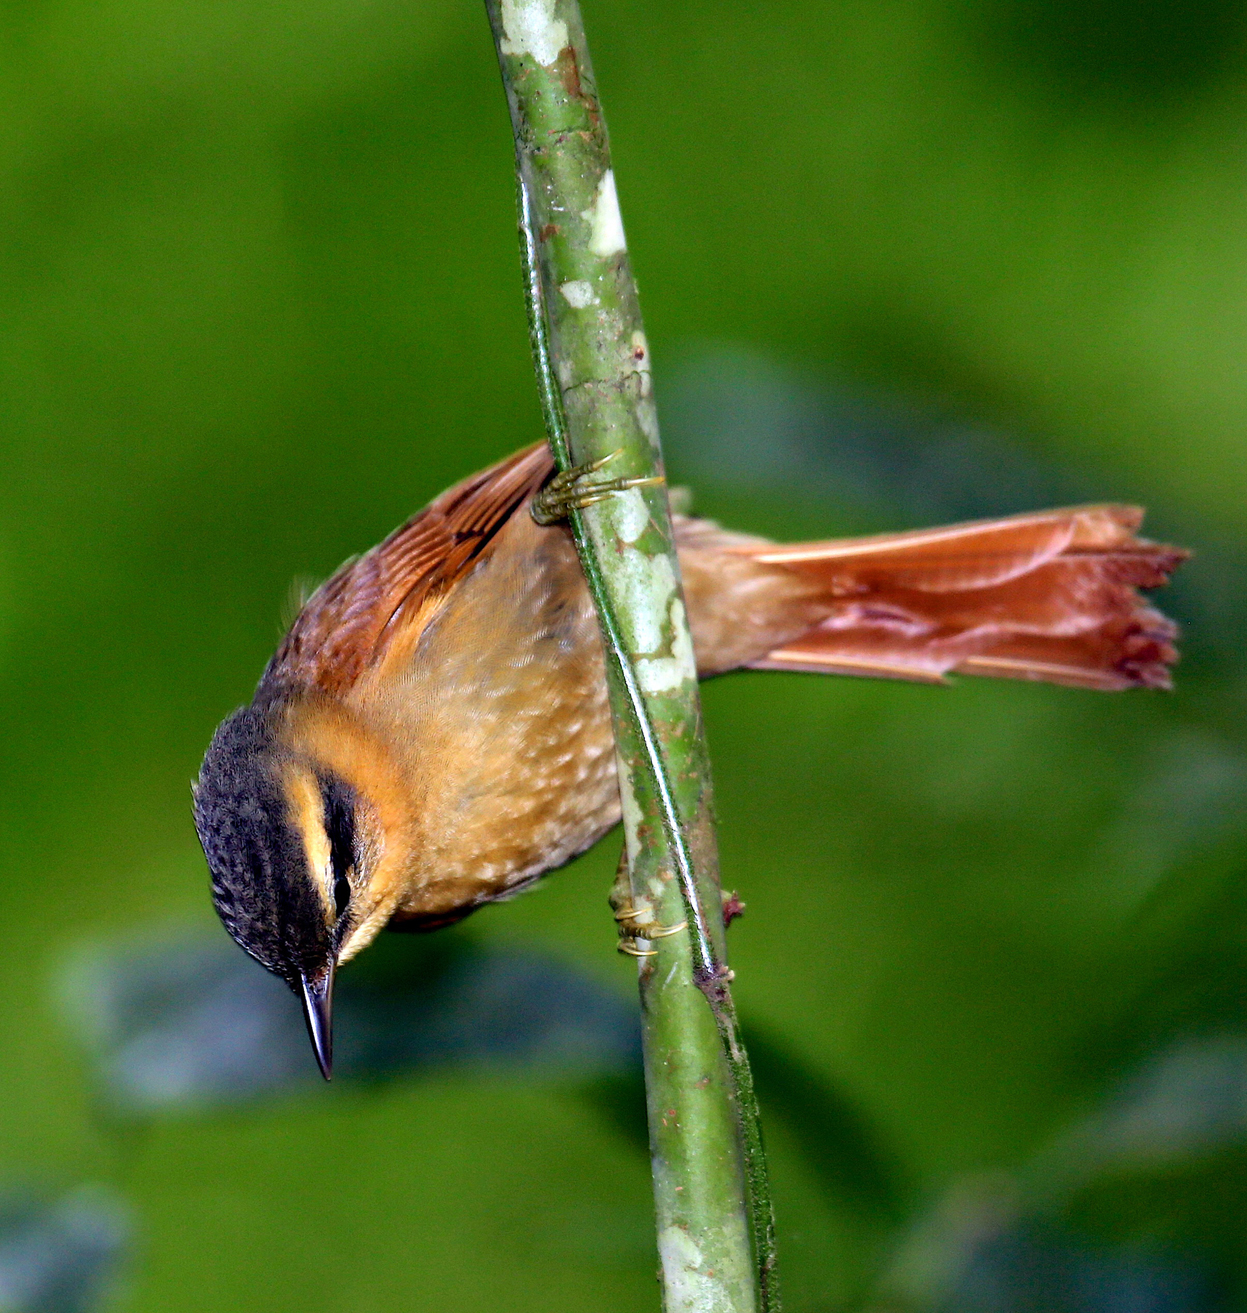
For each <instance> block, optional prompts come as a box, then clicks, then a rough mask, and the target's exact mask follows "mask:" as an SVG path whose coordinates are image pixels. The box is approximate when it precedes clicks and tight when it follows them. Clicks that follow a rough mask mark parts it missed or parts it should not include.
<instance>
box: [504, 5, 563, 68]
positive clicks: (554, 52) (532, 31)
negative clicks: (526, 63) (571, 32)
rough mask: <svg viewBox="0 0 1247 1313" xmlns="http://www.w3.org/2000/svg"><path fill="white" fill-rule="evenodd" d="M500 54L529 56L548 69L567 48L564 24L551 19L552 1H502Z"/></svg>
mask: <svg viewBox="0 0 1247 1313" xmlns="http://www.w3.org/2000/svg"><path fill="white" fill-rule="evenodd" d="M502 31H503V39H502V53H503V54H504V55H520V56H523V55H529V56H530V57H531V58H533V59H535V60H536V61H537V63H539V64H541V65H542V66H543V67H545V68H549V66H550V65H551V64H553V63H554V61H555V60H556V59H558V57H559V51H560V50H562V49H563V47H564V46H565V45H567V24H566V23H564V22H563V21H562V19H558V18H555V16H554V0H502Z"/></svg>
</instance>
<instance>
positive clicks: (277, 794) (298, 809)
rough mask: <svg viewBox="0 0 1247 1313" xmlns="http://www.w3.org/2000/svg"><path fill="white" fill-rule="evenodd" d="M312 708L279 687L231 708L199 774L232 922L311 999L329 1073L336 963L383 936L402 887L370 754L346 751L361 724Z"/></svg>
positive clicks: (262, 958)
mask: <svg viewBox="0 0 1247 1313" xmlns="http://www.w3.org/2000/svg"><path fill="white" fill-rule="evenodd" d="M319 719H320V720H321V721H322V722H323V721H324V716H321V717H320V718H319ZM310 720H311V722H312V723H311V726H310V732H309V717H308V716H307V715H306V714H304V715H300V714H299V708H298V707H296V706H292V705H291V704H290V703H287V702H283V701H281V700H276V699H273V700H269V701H268V702H264V703H257V704H256V705H253V706H250V707H244V708H243V709H242V710H240V711H236V712H235V713H234V714H233V715H232V716H230V717H229V718H228V719H227V720H225V721H224V722H223V723H222V724H221V725H220V727H219V728H218V729H217V732H216V734H215V735H214V736H213V739H212V743H211V745H210V746H209V748H208V752H207V755H206V757H205V758H204V763H203V766H202V768H201V770H200V773H199V780H198V782H197V784H196V785H195V826H196V828H197V829H198V831H199V839H200V842H201V843H202V844H203V849H204V855H205V856H206V857H207V859H208V867H209V870H210V871H211V873H212V897H213V901H214V903H215V904H216V909H217V912H218V914H219V915H220V917H221V920H222V921H223V922H224V924H225V928H226V929H227V930H228V931H229V933H230V934H231V935H232V936H233V938H234V939H235V940H236V941H237V942H238V943H239V944H240V945H241V946H242V947H243V948H244V949H246V951H247V952H248V953H249V954H250V955H251V956H252V957H253V958H255V960H256V961H257V962H259V963H260V964H261V965H262V966H264V967H267V968H268V970H269V971H272V972H273V973H274V974H276V975H279V976H281V977H282V979H283V980H285V981H286V982H287V983H288V984H289V985H290V987H291V988H292V989H293V990H294V992H295V994H296V995H298V997H299V998H300V999H301V1000H302V1003H303V1009H304V1016H305V1017H306V1020H307V1026H308V1032H309V1034H310V1036H311V1040H312V1046H313V1048H314V1049H315V1052H316V1060H317V1062H318V1063H319V1064H320V1069H321V1072H322V1073H323V1075H324V1076H325V1078H326V1079H328V1078H329V1074H330V1069H331V1066H332V1062H333V1031H332V1002H333V982H334V973H335V972H336V970H337V968H338V965H339V963H340V962H342V961H345V960H346V958H348V957H351V956H353V955H354V954H355V953H357V952H358V951H359V950H360V949H361V948H363V947H364V946H365V945H366V944H367V943H369V942H371V940H372V939H373V938H375V936H376V935H377V933H378V932H379V931H380V929H381V928H382V926H383V925H384V924H385V922H386V921H387V920H388V919H389V915H390V913H391V912H392V911H393V899H392V898H390V897H388V896H387V895H386V892H385V890H384V889H383V888H381V887H380V885H381V882H380V881H378V879H377V876H378V872H379V870H380V868H381V867H382V866H383V865H384V862H383V858H384V854H385V851H386V846H387V844H386V826H385V824H384V821H383V811H384V808H383V807H378V805H377V803H376V801H375V799H374V797H372V796H370V792H371V790H370V788H369V778H368V777H369V771H368V769H367V767H366V766H365V768H364V769H363V770H362V771H361V770H360V765H361V756H362V757H363V758H364V759H365V761H366V758H367V754H366V753H364V754H361V753H360V752H359V751H354V752H351V751H348V752H347V753H346V759H345V760H343V753H342V752H341V751H340V749H341V746H342V744H343V742H344V741H345V742H347V743H348V744H349V742H350V737H351V736H350V734H349V733H347V732H346V731H345V730H344V729H343V727H342V726H340V725H331V726H330V727H329V728H328V729H326V727H325V726H324V724H321V725H320V726H319V727H318V726H317V725H316V723H315V722H316V720H317V718H316V717H311V718H310ZM318 728H319V732H318ZM335 748H336V749H339V750H337V751H335V750H334V749H335Z"/></svg>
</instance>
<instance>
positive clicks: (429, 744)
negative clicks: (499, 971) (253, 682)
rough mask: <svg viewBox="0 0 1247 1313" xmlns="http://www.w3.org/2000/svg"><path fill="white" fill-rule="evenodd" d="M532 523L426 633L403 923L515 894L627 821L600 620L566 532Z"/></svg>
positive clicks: (417, 683) (417, 684)
mask: <svg viewBox="0 0 1247 1313" xmlns="http://www.w3.org/2000/svg"><path fill="white" fill-rule="evenodd" d="M509 528H510V526H509ZM534 530H535V526H532V525H531V523H530V522H529V517H528V516H524V517H523V520H522V521H521V522H520V523H519V524H518V525H516V526H515V530H514V531H515V533H516V534H517V535H521V534H522V535H524V536H525V537H526V538H531V539H532V544H533V545H532V549H531V550H524V551H521V550H514V551H509V552H506V553H502V552H499V553H497V554H496V555H495V556H494V558H493V559H492V560H491V561H490V562H489V563H488V564H487V565H486V566H485V567H484V568H482V569H481V570H479V571H478V572H477V573H476V574H475V575H474V576H473V578H472V579H471V580H469V581H467V582H466V583H465V584H464V585H463V586H461V587H460V589H458V590H457V591H456V594H455V596H454V598H453V599H452V602H451V603H450V605H448V607H447V608H446V611H445V613H444V614H443V615H442V616H441V617H439V619H438V621H437V623H436V625H435V626H434V627H433V628H432V629H431V630H430V632H429V634H428V636H427V640H422V642H421V652H420V657H419V666H420V670H419V673H418V678H417V679H416V680H413V683H412V686H411V687H412V689H413V692H415V694H416V696H415V698H414V703H413V708H412V709H411V710H409V712H408V714H409V715H410V714H415V715H416V716H417V717H418V720H419V725H420V728H419V732H418V733H417V734H415V735H414V740H415V741H416V742H418V743H419V744H420V745H421V747H422V751H421V753H420V757H421V759H420V760H415V761H413V763H412V769H413V780H414V784H413V796H414V798H415V799H416V803H417V805H416V808H415V813H416V821H415V824H416V827H417V834H416V835H415V836H414V841H413V843H412V846H411V860H410V863H409V866H408V876H407V879H406V881H405V882H404V892H403V897H402V899H401V901H400V903H399V906H398V909H397V912H396V915H397V916H398V917H400V918H418V919H421V920H436V919H439V918H445V919H451V918H452V917H453V916H455V915H457V914H462V913H464V912H466V911H469V910H471V908H473V907H475V906H477V905H479V904H481V903H485V902H490V901H492V900H494V899H498V898H505V897H507V896H508V895H510V894H512V893H514V892H516V891H518V890H519V889H520V888H522V887H523V886H524V885H526V884H529V883H531V882H532V881H533V880H535V879H536V878H537V877H538V876H540V875H541V874H542V873H543V872H545V871H548V870H551V869H552V868H554V867H556V866H561V865H563V863H565V862H567V861H570V860H571V859H572V858H573V857H575V856H576V855H577V854H578V853H581V852H583V851H584V850H585V849H586V848H588V847H589V846H590V845H591V844H593V843H594V842H595V841H596V840H597V839H599V838H600V837H601V836H602V835H603V834H605V833H606V831H607V830H609V829H610V828H611V826H613V825H615V824H616V823H617V822H618V820H619V816H620V808H619V789H618V784H617V779H616V768H615V743H614V736H613V734H612V731H611V723H610V711H609V705H608V702H607V693H606V679H605V669H604V663H603V657H602V648H601V639H600V637H599V634H598V628H597V620H596V617H595V616H594V613H593V608H592V604H591V601H590V599H589V595H588V590H587V588H586V587H585V584H584V580H583V576H582V575H581V573H580V569H579V565H578V563H577V561H576V558H575V554H574V551H573V550H572V547H571V543H570V540H569V539H566V538H565V536H564V535H562V534H558V535H551V534H549V533H548V531H546V532H541V533H540V536H538V534H537V533H534ZM508 545H510V544H508ZM523 546H524V547H525V548H528V547H529V543H528V542H525V543H524V544H523Z"/></svg>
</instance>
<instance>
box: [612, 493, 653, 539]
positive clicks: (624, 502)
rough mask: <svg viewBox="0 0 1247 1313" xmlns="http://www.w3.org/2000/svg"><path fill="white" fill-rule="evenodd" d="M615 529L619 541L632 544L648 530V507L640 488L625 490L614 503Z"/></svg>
mask: <svg viewBox="0 0 1247 1313" xmlns="http://www.w3.org/2000/svg"><path fill="white" fill-rule="evenodd" d="M615 516H616V529H615V532H616V533H617V534H618V535H619V541H620V542H625V543H629V544H631V543H634V542H636V540H637V539H638V538H639V537H640V536H641V535H642V534H643V533H644V532H645V530H646V529H648V528H649V507H648V506H646V504H645V498H644V497H642V496H641V490H640V488H625V489H624V491H623V492H621V493H620V494H619V495H618V498H617V499H616V502H615Z"/></svg>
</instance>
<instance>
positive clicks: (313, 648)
mask: <svg viewBox="0 0 1247 1313" xmlns="http://www.w3.org/2000/svg"><path fill="white" fill-rule="evenodd" d="M553 470H554V464H553V461H552V460H551V457H550V450H549V448H548V447H547V446H546V444H545V443H544V442H542V443H538V444H537V445H535V446H532V447H528V448H525V450H523V451H520V452H516V454H515V455H514V456H511V457H509V458H508V459H506V460H505V461H502V462H501V463H500V464H497V465H494V466H492V467H491V468H490V469H487V470H484V471H483V472H482V473H480V474H475V475H473V476H472V477H471V478H470V479H466V480H464V482H462V483H459V484H456V485H455V487H453V488H450V489H449V490H448V491H446V492H444V493H442V495H441V496H440V497H438V498H437V499H436V500H435V501H433V502H431V503H430V504H429V505H428V506H426V507H425V509H424V510H422V511H420V512H418V513H417V514H416V515H414V516H413V517H412V518H411V519H410V520H408V521H407V523H406V524H404V525H403V526H402V527H401V528H399V529H396V530H395V531H394V532H393V533H392V534H391V535H390V536H389V537H388V538H387V539H386V540H385V541H384V542H383V543H380V544H379V545H378V546H376V547H374V548H373V549H372V551H370V552H368V553H366V554H365V555H364V556H361V557H359V558H357V559H356V560H353V561H348V562H347V563H346V564H345V565H344V566H342V568H341V569H340V570H338V571H337V573H336V574H334V575H333V577H332V578H330V579H329V580H327V581H326V582H325V583H324V584H322V585H321V587H320V588H319V589H317V591H316V592H315V593H314V594H313V596H312V597H311V598H310V599H309V600H308V602H307V604H306V605H305V606H304V608H303V610H302V611H301V612H300V614H299V616H298V618H297V619H296V620H295V622H294V624H293V625H292V626H291V628H290V631H289V633H287V635H286V637H285V639H284V641H283V642H282V644H281V647H280V648H278V650H277V653H276V655H275V656H274V657H273V660H272V661H271V662H270V663H269V668H268V670H267V671H266V672H265V678H266V679H278V680H280V679H288V680H294V681H297V682H298V683H301V684H303V685H305V686H308V687H317V688H320V689H323V690H324V691H325V692H328V693H338V694H340V693H342V692H344V691H345V690H347V689H349V688H350V687H351V686H352V685H353V684H354V683H355V682H356V680H357V679H358V678H359V677H360V675H361V674H362V673H363V672H364V671H365V670H366V669H368V668H369V667H371V666H373V665H374V664H375V663H376V662H377V661H378V660H379V659H380V658H381V656H382V655H383V653H384V651H385V649H386V647H387V645H388V644H389V643H390V642H391V641H392V640H393V639H394V638H395V637H396V636H397V635H398V634H400V633H403V634H405V635H406V636H407V637H410V636H411V630H412V628H413V627H415V628H419V626H420V624H421V622H422V620H423V619H425V618H427V616H428V615H429V614H430V613H431V612H432V611H433V610H435V608H436V605H437V603H438V601H439V600H440V599H441V598H442V597H444V596H445V595H446V593H447V592H448V591H449V589H450V588H451V587H452V586H453V585H454V584H455V583H456V582H457V581H458V580H459V579H461V578H462V577H463V576H464V575H466V574H467V572H468V571H469V570H471V569H472V567H473V566H474V565H475V564H476V563H477V561H479V560H480V559H481V557H482V555H483V554H484V553H485V552H487V551H488V550H489V547H490V544H491V543H492V541H493V539H494V536H495V535H496V534H497V532H498V530H499V529H500V528H501V527H502V526H503V525H504V524H505V523H506V522H507V520H508V519H509V518H510V517H511V515H512V514H513V513H514V511H515V510H516V509H517V508H518V507H519V506H521V505H523V503H524V502H525V501H526V500H527V499H528V498H529V497H531V496H532V495H533V494H534V493H535V492H536V491H537V490H538V489H539V488H540V487H541V485H542V484H543V483H544V482H545V481H546V479H548V478H549V477H550V475H551V474H552V473H553Z"/></svg>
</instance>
